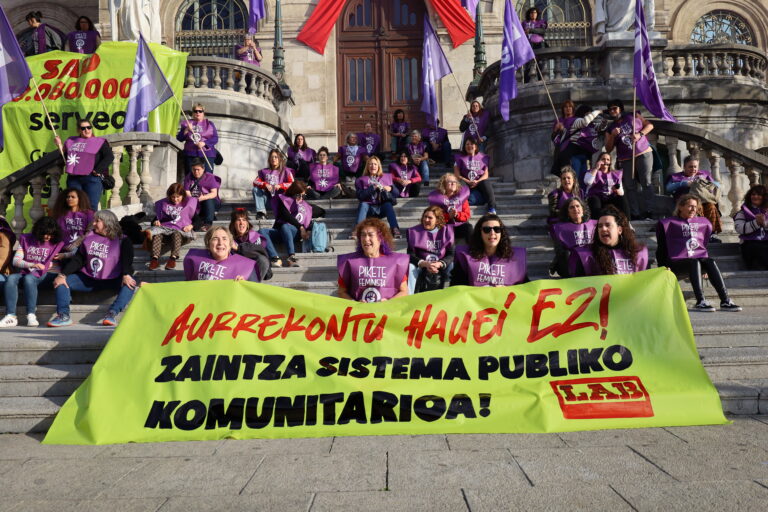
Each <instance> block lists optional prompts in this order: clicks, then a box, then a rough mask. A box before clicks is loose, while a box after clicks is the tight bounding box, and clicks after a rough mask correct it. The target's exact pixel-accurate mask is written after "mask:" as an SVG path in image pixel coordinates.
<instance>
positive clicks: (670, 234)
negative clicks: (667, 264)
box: [659, 217, 712, 261]
mask: <svg viewBox="0 0 768 512" xmlns="http://www.w3.org/2000/svg"><path fill="white" fill-rule="evenodd" d="M659 225H660V226H661V229H662V232H663V233H664V239H665V241H666V242H667V256H669V259H671V260H672V261H675V260H685V259H692V258H708V257H709V254H708V253H707V244H708V243H709V236H710V235H711V234H712V224H710V222H709V220H707V219H706V218H704V217H694V218H692V219H681V218H680V217H668V218H666V219H661V220H660V221H659Z"/></svg>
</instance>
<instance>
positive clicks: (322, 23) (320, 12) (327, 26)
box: [296, 0, 346, 55]
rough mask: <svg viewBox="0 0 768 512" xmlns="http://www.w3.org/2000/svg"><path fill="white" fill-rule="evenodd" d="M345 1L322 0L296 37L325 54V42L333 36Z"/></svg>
mask: <svg viewBox="0 0 768 512" xmlns="http://www.w3.org/2000/svg"><path fill="white" fill-rule="evenodd" d="M345 1H346V0H320V2H319V3H318V4H317V6H315V10H314V11H312V15H311V16H310V17H309V19H308V20H307V23H306V24H305V25H304V28H302V29H301V32H299V35H298V37H297V38H296V39H298V40H299V41H301V42H302V43H304V44H305V45H307V46H309V47H310V48H312V49H313V50H315V51H316V52H317V53H319V54H321V55H322V54H324V53H325V43H327V42H328V38H329V37H330V36H331V30H333V26H334V25H335V24H336V20H337V19H339V14H341V9H342V8H343V7H344V3H345Z"/></svg>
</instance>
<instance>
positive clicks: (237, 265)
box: [184, 249, 259, 281]
mask: <svg viewBox="0 0 768 512" xmlns="http://www.w3.org/2000/svg"><path fill="white" fill-rule="evenodd" d="M254 272H255V273H256V276H257V277H258V273H259V267H258V266H257V265H256V262H255V261H254V260H252V259H249V258H246V257H245V256H241V255H239V254H231V255H229V257H228V258H226V259H223V260H221V261H216V260H215V259H213V258H211V253H210V252H208V250H207V249H190V250H189V251H188V252H187V255H186V256H185V257H184V278H185V279H186V280H187V281H220V280H225V279H234V278H236V277H237V276H242V277H243V278H245V279H248V278H249V277H250V276H251V275H253V274H254Z"/></svg>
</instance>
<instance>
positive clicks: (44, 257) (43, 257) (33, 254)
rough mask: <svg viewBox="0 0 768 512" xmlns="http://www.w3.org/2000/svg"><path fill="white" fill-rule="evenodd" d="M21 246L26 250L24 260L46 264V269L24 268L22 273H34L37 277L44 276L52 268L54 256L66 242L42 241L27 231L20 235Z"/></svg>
mask: <svg viewBox="0 0 768 512" xmlns="http://www.w3.org/2000/svg"><path fill="white" fill-rule="evenodd" d="M19 246H20V247H21V249H22V250H23V251H24V261H26V262H28V263H42V264H43V265H45V268H44V269H22V270H21V274H33V275H34V276H36V277H42V276H44V275H45V273H46V272H48V270H49V269H50V268H51V263H52V262H53V258H54V256H56V255H57V254H59V252H60V251H61V248H62V247H64V242H59V243H57V244H53V243H51V242H41V241H39V240H38V239H37V238H35V235H33V234H32V233H27V234H26V235H21V236H19Z"/></svg>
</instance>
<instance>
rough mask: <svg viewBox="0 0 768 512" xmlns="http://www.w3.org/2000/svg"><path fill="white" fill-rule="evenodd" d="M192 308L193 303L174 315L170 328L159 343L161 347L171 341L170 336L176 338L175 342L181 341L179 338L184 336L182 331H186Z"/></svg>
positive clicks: (193, 308) (193, 307)
mask: <svg viewBox="0 0 768 512" xmlns="http://www.w3.org/2000/svg"><path fill="white" fill-rule="evenodd" d="M194 310H195V305H194V304H190V305H189V306H187V307H186V308H184V311H182V312H181V314H180V315H179V316H177V317H176V319H175V320H174V321H173V323H172V324H171V328H170V329H168V332H167V333H166V335H165V338H164V339H163V342H162V343H161V344H160V346H161V347H163V346H165V345H167V344H168V342H169V341H171V338H176V343H181V338H182V337H183V336H184V331H186V330H187V327H189V318H190V317H191V316H192V312H193V311H194Z"/></svg>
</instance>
